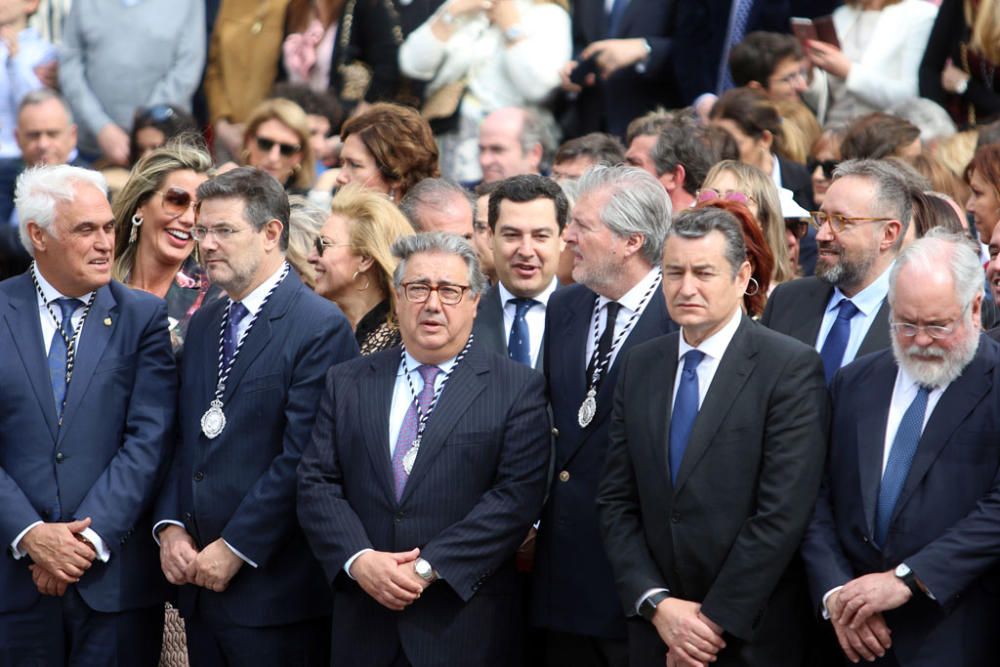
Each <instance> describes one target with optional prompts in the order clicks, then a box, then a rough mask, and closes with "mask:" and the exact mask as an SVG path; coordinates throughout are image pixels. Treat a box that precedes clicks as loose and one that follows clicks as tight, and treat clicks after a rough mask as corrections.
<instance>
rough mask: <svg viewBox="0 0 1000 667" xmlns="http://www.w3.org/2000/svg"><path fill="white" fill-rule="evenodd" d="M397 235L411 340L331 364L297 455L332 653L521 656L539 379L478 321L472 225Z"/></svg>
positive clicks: (539, 443)
mask: <svg viewBox="0 0 1000 667" xmlns="http://www.w3.org/2000/svg"><path fill="white" fill-rule="evenodd" d="M392 251H393V254H394V255H395V256H396V258H397V259H398V260H399V265H398V267H397V269H396V272H395V274H394V276H393V282H394V285H395V289H396V315H397V318H398V320H399V330H400V335H401V336H402V339H403V347H402V349H401V348H399V347H396V348H392V349H390V350H385V351H383V352H378V353H375V354H373V355H371V356H368V357H365V358H364V359H359V360H357V361H354V362H351V363H348V364H343V365H341V366H337V367H336V368H334V369H333V371H331V373H330V374H329V376H328V379H327V387H326V390H325V391H324V392H323V396H322V399H321V403H320V411H319V417H318V418H317V420H316V427H315V429H314V430H313V438H312V443H311V444H310V446H309V448H308V450H307V451H306V453H305V455H304V456H303V457H302V463H301V465H300V466H299V496H298V516H299V521H300V522H301V524H302V527H303V529H304V530H305V532H306V535H307V536H308V538H309V543H310V545H311V546H312V549H313V552H314V553H315V554H316V555H317V557H318V558H319V560H320V562H321V563H322V565H323V569H324V571H325V573H326V579H327V582H329V583H330V584H331V585H332V586H333V590H334V600H333V646H334V647H335V649H334V651H333V656H332V663H331V664H332V665H334V666H340V665H343V666H345V667H353V666H355V665H384V666H386V667H389V666H393V667H405V666H408V665H417V666H420V665H476V666H477V667H478V666H480V665H483V666H486V667H491V666H492V667H507V666H508V665H519V664H523V663H522V660H521V657H520V655H519V645H520V637H519V628H520V623H519V622H518V617H519V615H520V611H521V604H520V595H519V587H518V586H517V579H516V572H515V568H514V554H515V552H516V550H517V548H518V546H519V545H520V544H521V541H522V540H523V539H524V536H525V535H526V534H527V532H528V529H529V528H530V527H531V523H532V521H534V520H535V518H536V517H537V516H538V513H539V511H540V509H541V505H542V498H543V496H544V494H545V479H546V472H547V470H548V459H549V419H548V415H547V413H546V402H545V396H544V382H543V380H542V377H541V375H539V374H538V373H536V372H535V371H533V370H531V369H529V368H527V367H525V366H524V365H523V364H519V363H516V362H514V361H512V360H510V359H507V358H505V357H502V356H500V355H497V354H493V353H491V352H489V351H488V350H487V349H486V348H485V347H484V346H483V345H482V344H480V342H479V340H478V339H477V338H476V337H475V336H473V335H472V326H473V320H474V318H475V315H476V307H477V305H478V303H479V299H480V296H481V294H482V292H483V288H484V285H485V283H484V280H483V277H482V274H481V273H480V272H479V263H478V260H477V259H476V254H475V250H473V248H472V246H471V245H470V244H469V243H468V242H467V241H465V240H464V239H462V238H460V237H457V236H455V235H453V234H446V233H441V232H430V233H422V234H416V235H412V236H405V237H400V238H399V239H397V240H396V242H395V243H394V244H393V247H392Z"/></svg>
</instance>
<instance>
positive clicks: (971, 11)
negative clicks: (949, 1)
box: [965, 0, 1000, 65]
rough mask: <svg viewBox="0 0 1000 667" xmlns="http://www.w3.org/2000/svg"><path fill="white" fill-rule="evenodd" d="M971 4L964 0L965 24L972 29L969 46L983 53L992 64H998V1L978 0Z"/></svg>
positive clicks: (999, 30) (999, 21) (999, 52)
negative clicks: (974, 4) (975, 5)
mask: <svg viewBox="0 0 1000 667" xmlns="http://www.w3.org/2000/svg"><path fill="white" fill-rule="evenodd" d="M976 4H977V5H978V7H974V6H973V2H972V0H965V24H966V25H968V26H969V27H970V28H971V30H972V39H971V40H970V41H969V46H970V47H972V49H973V50H974V51H978V52H979V53H981V54H983V56H985V57H986V59H987V60H989V61H990V62H991V63H993V64H994V65H1000V6H998V5H1000V3H997V1H996V0H980V1H979V2H978V3H976Z"/></svg>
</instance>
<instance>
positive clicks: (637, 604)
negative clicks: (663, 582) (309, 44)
mask: <svg viewBox="0 0 1000 667" xmlns="http://www.w3.org/2000/svg"><path fill="white" fill-rule="evenodd" d="M669 592H670V589H669V588H650V589H649V590H648V591H646V592H645V593H643V594H642V595H640V596H639V599H638V600H636V601H635V613H636V614H638V613H639V607H641V606H642V603H643V602H645V601H646V598H648V597H649V596H650V595H653V594H655V593H669ZM640 615H641V614H640Z"/></svg>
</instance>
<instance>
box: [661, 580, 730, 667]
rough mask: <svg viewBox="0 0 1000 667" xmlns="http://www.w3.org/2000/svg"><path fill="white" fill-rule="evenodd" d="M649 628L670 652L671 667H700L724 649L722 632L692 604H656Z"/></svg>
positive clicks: (673, 601) (672, 600)
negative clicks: (672, 666) (657, 635)
mask: <svg viewBox="0 0 1000 667" xmlns="http://www.w3.org/2000/svg"><path fill="white" fill-rule="evenodd" d="M653 626H654V627H655V628H656V632H657V633H659V635H660V639H662V640H663V643H665V644H666V645H667V648H668V649H669V650H670V652H669V653H668V661H669V662H670V663H671V664H674V665H678V666H684V667H687V666H690V667H704V666H705V665H706V664H707V663H709V662H713V661H714V660H715V656H716V654H718V652H719V651H721V650H722V649H724V648H725V647H726V642H724V641H723V640H722V629H721V628H719V627H718V626H717V625H715V623H712V621H710V620H708V619H707V618H706V617H705V616H703V615H702V614H701V605H700V604H698V603H696V602H688V601H687V600H679V599H677V598H674V597H669V598H666V599H665V600H663V601H662V602H661V603H660V604H658V605H656V615H655V616H654V617H653ZM670 656H673V657H670Z"/></svg>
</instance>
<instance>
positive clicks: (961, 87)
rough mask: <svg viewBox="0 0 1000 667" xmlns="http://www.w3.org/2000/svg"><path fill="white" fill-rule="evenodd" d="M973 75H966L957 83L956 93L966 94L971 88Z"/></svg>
mask: <svg viewBox="0 0 1000 667" xmlns="http://www.w3.org/2000/svg"><path fill="white" fill-rule="evenodd" d="M970 78H971V77H966V78H964V79H962V80H961V81H960V82H959V83H957V84H955V94H956V95H965V91H967V90H968V89H969V79H970Z"/></svg>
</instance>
